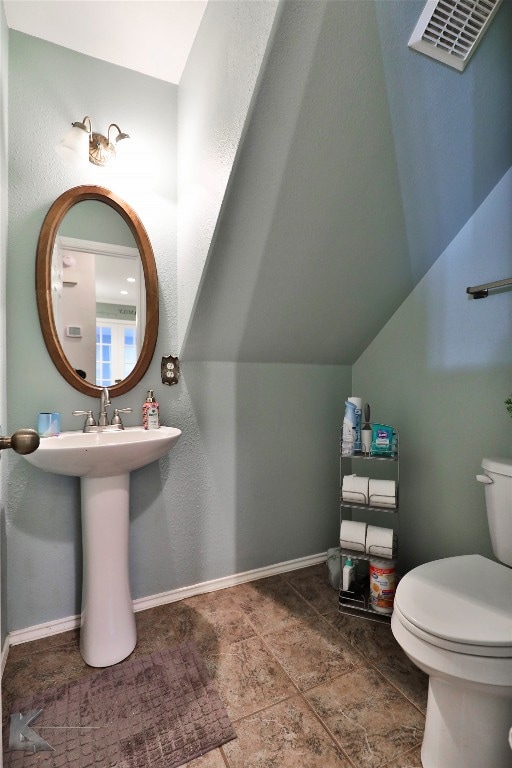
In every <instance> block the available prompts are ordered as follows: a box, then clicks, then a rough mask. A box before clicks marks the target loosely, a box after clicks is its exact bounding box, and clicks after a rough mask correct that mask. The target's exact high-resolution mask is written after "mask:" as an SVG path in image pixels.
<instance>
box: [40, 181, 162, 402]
mask: <svg viewBox="0 0 512 768" xmlns="http://www.w3.org/2000/svg"><path fill="white" fill-rule="evenodd" d="M36 296H37V307H38V312H39V318H40V322H41V330H42V333H43V337H44V340H45V343H46V346H47V348H48V351H49V353H50V356H51V358H52V360H53V362H54V363H55V365H56V366H57V368H58V369H59V371H60V372H61V374H62V375H63V376H64V378H65V379H66V380H67V381H68V382H69V383H70V384H72V385H73V386H74V387H75V389H78V390H80V391H81V392H84V393H86V394H89V395H91V396H93V397H94V396H96V397H97V396H98V393H99V392H98V391H99V390H101V388H102V387H108V388H109V389H110V391H111V394H112V395H113V396H115V395H118V394H119V395H120V394H124V392H128V391H129V390H130V389H132V387H134V386H135V384H137V383H138V382H139V381H140V379H141V378H142V376H143V375H144V373H145V372H146V370H147V368H148V366H149V363H150V362H151V358H152V356H153V352H154V348H155V344H156V337H157V331H158V284H157V276H156V266H155V260H154V256H153V251H152V249H151V244H150V242H149V239H148V237H147V234H146V231H145V229H144V227H143V225H142V223H141V221H140V219H139V218H138V216H137V214H136V213H135V211H133V209H131V208H130V207H129V206H128V204H127V203H125V202H124V201H123V200H121V199H120V198H118V197H116V196H115V195H114V194H113V193H112V192H109V191H108V190H106V189H103V188H102V187H85V186H84V187H75V188H74V189H71V190H69V191H68V192H65V193H64V194H63V195H61V196H60V197H59V198H58V199H57V200H56V201H55V202H54V203H53V205H52V206H51V208H50V210H49V212H48V214H47V216H46V219H45V221H44V223H43V226H42V229H41V233H40V236H39V243H38V248H37V265H36Z"/></svg>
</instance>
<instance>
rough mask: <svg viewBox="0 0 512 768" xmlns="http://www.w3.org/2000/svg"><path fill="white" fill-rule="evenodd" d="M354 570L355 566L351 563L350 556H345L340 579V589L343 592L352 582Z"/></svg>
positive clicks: (348, 588) (347, 589)
mask: <svg viewBox="0 0 512 768" xmlns="http://www.w3.org/2000/svg"><path fill="white" fill-rule="evenodd" d="M355 570H356V567H355V565H354V564H353V563H352V558H351V557H347V559H346V561H345V565H344V566H343V579H342V589H343V590H344V591H345V592H347V591H349V590H350V587H351V585H352V582H353V581H354V574H355Z"/></svg>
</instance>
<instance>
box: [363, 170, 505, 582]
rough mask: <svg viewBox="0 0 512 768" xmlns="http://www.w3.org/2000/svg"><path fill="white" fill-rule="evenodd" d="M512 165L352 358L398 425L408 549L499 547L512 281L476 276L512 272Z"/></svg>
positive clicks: (423, 553)
mask: <svg viewBox="0 0 512 768" xmlns="http://www.w3.org/2000/svg"><path fill="white" fill-rule="evenodd" d="M511 211H512V170H509V171H508V173H507V174H506V175H505V176H504V178H503V179H502V180H501V181H500V182H499V183H498V184H497V186H496V187H495V189H494V190H493V191H492V193H491V194H490V195H489V196H488V198H487V199H486V200H485V201H484V202H483V203H482V205H481V206H480V208H479V209H478V210H477V211H476V213H475V214H474V215H473V216H472V217H471V218H470V220H469V221H468V222H467V223H466V224H465V226H464V227H463V228H462V229H461V231H460V232H459V233H458V234H457V235H456V237H455V238H454V239H453V240H452V242H451V243H450V244H449V246H448V247H447V248H446V249H445V251H444V252H443V253H442V255H441V256H440V258H439V259H438V260H437V261H436V263H435V264H434V266H433V267H432V268H431V269H430V270H429V272H428V273H427V274H426V275H425V276H424V277H423V279H422V280H421V282H420V283H419V284H418V286H417V287H416V288H415V289H414V291H413V292H412V293H411V294H410V295H409V296H408V297H407V299H406V300H405V301H404V303H403V304H402V306H401V307H400V309H399V310H398V311H397V312H396V313H395V314H394V315H393V317H392V318H391V320H390V321H389V322H388V323H387V325H386V326H385V327H384V328H383V329H382V331H381V332H380V333H379V334H378V335H377V337H376V338H375V339H374V341H373V342H372V343H371V344H370V345H369V347H368V348H367V349H366V350H365V352H364V353H363V354H362V355H361V357H360V358H359V360H358V361H357V362H356V364H355V365H354V366H353V389H354V392H357V394H358V395H361V396H362V397H363V398H364V399H365V400H367V401H368V402H370V403H371V407H372V413H373V418H374V419H375V420H377V421H379V420H381V421H384V422H385V423H391V424H393V425H395V426H396V427H398V429H399V431H400V443H401V463H400V521H399V532H400V535H399V542H400V559H401V565H402V568H403V569H404V570H407V569H409V568H410V567H412V566H414V565H418V564H419V563H422V562H425V561H426V560H432V559H435V558H438V557H448V556H451V555H458V554H468V553H474V552H478V553H480V554H482V555H485V556H492V551H491V545H490V539H489V532H488V528H487V519H486V510H485V501H484V492H483V487H482V486H481V484H480V483H478V482H477V481H476V480H475V475H476V474H477V473H478V472H481V469H480V463H481V460H482V458H483V457H484V456H510V455H511V444H512V419H511V418H510V416H509V415H508V413H507V411H506V409H505V405H504V400H506V398H507V397H509V396H510V394H511V392H512V344H511V338H512V314H511V309H510V308H511V304H510V302H511V298H512V294H511V293H510V291H508V292H502V293H499V292H498V293H493V294H491V295H490V296H489V297H488V298H487V299H483V300H477V301H475V300H474V299H470V298H469V297H468V296H467V294H466V287H467V286H469V285H479V284H482V283H485V282H489V281H493V280H500V279H502V278H507V277H510V276H511V275H512V217H511V215H510V212H511Z"/></svg>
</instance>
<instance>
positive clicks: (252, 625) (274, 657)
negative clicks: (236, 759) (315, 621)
mask: <svg viewBox="0 0 512 768" xmlns="http://www.w3.org/2000/svg"><path fill="white" fill-rule="evenodd" d="M290 586H292V585H290ZM295 591H296V592H297V590H295ZM297 594H299V593H298V592H297ZM299 596H300V597H301V598H302V599H303V600H304V598H303V596H302V595H299ZM304 602H306V603H307V600H304ZM308 605H309V603H308ZM318 615H320V614H318ZM246 618H247V621H248V622H249V623H250V625H251V627H252V628H253V629H254V631H255V632H256V636H257V637H258V638H259V639H260V640H261V642H262V643H263V645H264V646H265V648H266V649H267V650H268V651H269V653H270V655H271V656H272V658H273V659H274V660H275V662H276V663H277V664H278V666H279V667H280V669H281V670H282V671H283V673H284V674H285V675H286V677H287V678H288V680H289V681H290V682H291V684H292V685H293V687H294V688H295V690H296V693H295V694H293V695H290V696H287V697H285V698H284V699H282V700H281V701H279V702H274V703H273V704H270V705H268V706H266V707H261V708H260V709H259V710H257V712H263V711H265V710H267V709H270V708H271V707H274V706H277V704H281V703H282V702H283V701H288V700H289V699H291V698H294V697H295V696H297V695H298V696H299V698H300V699H301V700H302V701H303V702H304V704H305V705H306V707H307V709H308V711H309V712H310V713H311V714H312V715H313V716H314V718H315V720H317V721H318V723H319V724H320V726H321V727H322V728H323V730H324V731H325V732H326V734H327V736H328V737H329V739H330V740H331V741H332V742H334V745H335V747H336V748H337V749H338V750H339V751H340V752H341V754H342V755H343V757H345V758H346V759H347V760H348V761H349V764H350V765H351V766H353V768H358V767H357V766H356V765H355V763H354V762H353V761H352V760H351V759H350V757H349V756H348V755H347V753H346V752H345V750H344V749H343V747H342V746H341V744H340V743H339V742H338V740H337V739H336V738H335V737H334V735H333V734H332V733H331V731H330V730H329V728H328V727H327V725H326V724H325V723H324V722H323V720H322V719H321V717H320V716H319V715H318V713H317V712H316V711H315V710H314V708H313V706H312V705H311V703H310V702H309V701H308V699H307V698H306V697H305V695H304V693H305V691H302V690H301V689H300V688H299V686H298V685H297V683H296V682H295V680H294V679H293V677H292V676H291V675H290V673H289V672H288V671H287V670H286V668H285V667H284V666H283V664H282V663H281V661H280V660H279V659H278V657H277V656H276V654H275V653H274V651H273V650H272V646H271V645H270V644H269V643H268V641H267V639H266V637H265V635H264V634H263V633H261V632H260V631H259V630H258V628H257V627H256V626H255V625H254V624H253V623H252V622H251V619H250V617H249V616H247V617H246ZM303 618H304V617H301V618H298V619H296V622H297V623H300V622H301V621H302V620H303ZM349 671H352V670H349ZM344 674H347V673H346V672H345V673H342V674H341V675H336V676H335V677H336V678H337V677H343V675H344ZM332 679H335V678H332ZM315 687H316V686H311V688H308V689H306V690H312V689H313V688H315ZM257 712H253V713H252V714H251V715H246V717H252V716H253V715H254V714H257ZM244 719H245V718H244V717H241V718H239V720H244ZM235 722H237V721H236V720H235Z"/></svg>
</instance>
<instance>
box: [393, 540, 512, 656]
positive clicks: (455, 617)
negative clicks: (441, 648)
mask: <svg viewBox="0 0 512 768" xmlns="http://www.w3.org/2000/svg"><path fill="white" fill-rule="evenodd" d="M395 606H396V607H397V608H398V609H399V611H400V613H401V614H402V615H403V616H404V617H405V618H406V619H407V620H408V622H409V624H410V625H412V627H417V628H418V629H419V630H420V631H421V633H425V634H427V635H429V636H430V637H431V642H432V643H434V644H436V640H435V638H439V639H440V640H441V641H443V640H447V641H448V642H450V643H457V644H462V645H468V646H483V647H484V648H485V647H488V648H489V647H493V648H501V649H506V648H509V649H511V650H512V569H511V568H507V567H506V566H504V565H499V564H498V563H495V562H493V561H492V560H488V559H487V558H485V557H482V556H481V555H461V556H460V557H448V558H445V559H444V560H434V561H433V562H431V563H425V564H424V565H420V566H418V568H414V569H413V570H412V571H410V572H409V573H408V574H407V575H406V576H404V578H403V579H402V580H401V581H400V583H399V585H398V588H397V591H396V596H395ZM412 627H411V628H412ZM440 644H442V643H440ZM475 650H476V649H473V653H474V652H475ZM467 652H468V653H471V650H470V648H468V651H467ZM499 655H501V653H500V654H499ZM507 655H508V654H507Z"/></svg>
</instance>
